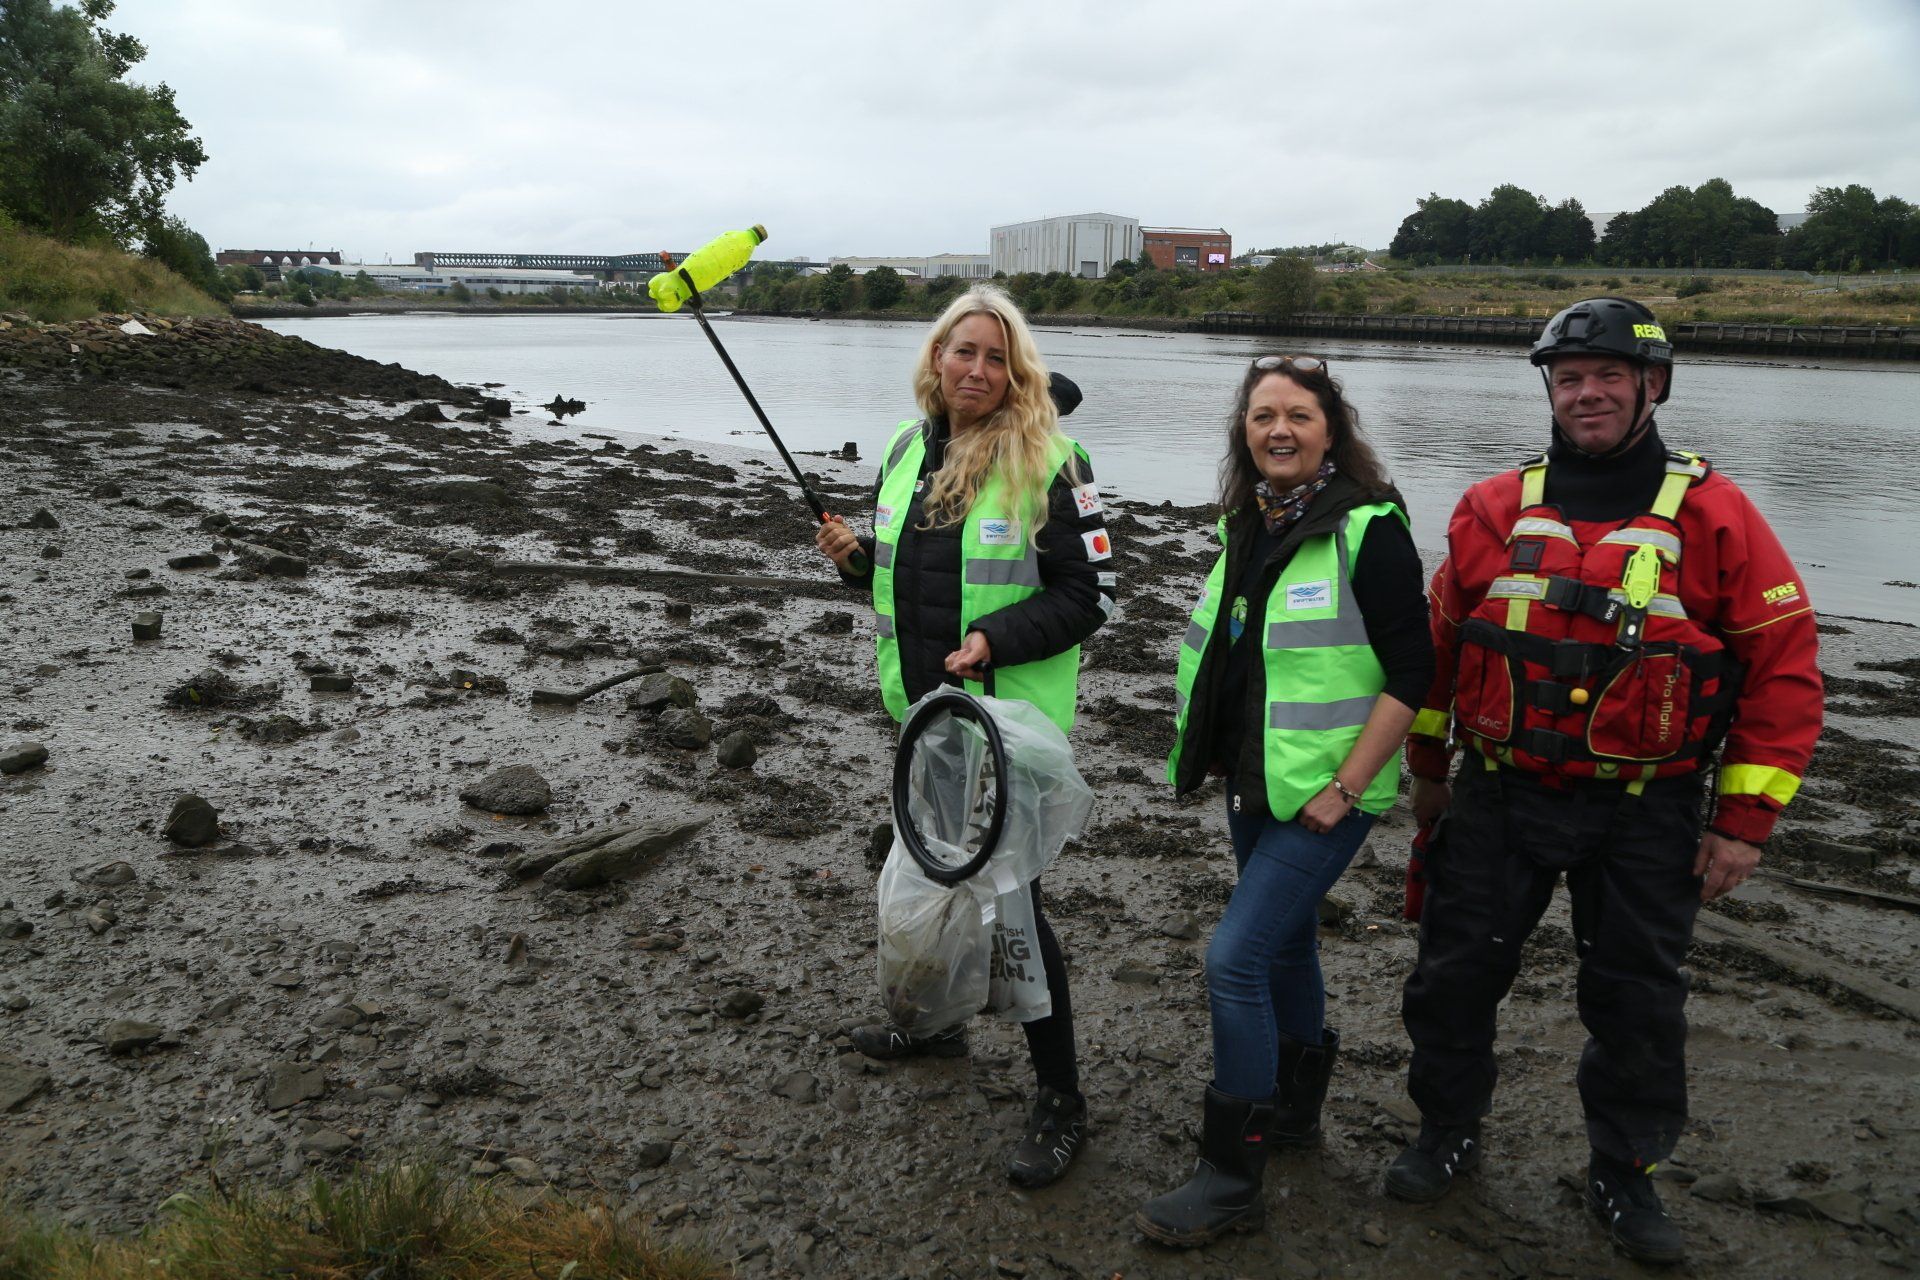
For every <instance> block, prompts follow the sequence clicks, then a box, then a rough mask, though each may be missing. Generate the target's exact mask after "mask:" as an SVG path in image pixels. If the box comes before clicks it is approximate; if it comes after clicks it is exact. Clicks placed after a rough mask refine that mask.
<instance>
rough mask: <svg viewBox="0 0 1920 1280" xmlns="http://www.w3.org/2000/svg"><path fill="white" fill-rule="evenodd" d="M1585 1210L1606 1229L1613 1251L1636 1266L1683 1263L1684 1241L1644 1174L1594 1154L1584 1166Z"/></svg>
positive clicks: (1643, 1171)
mask: <svg viewBox="0 0 1920 1280" xmlns="http://www.w3.org/2000/svg"><path fill="white" fill-rule="evenodd" d="M1587 1207H1588V1208H1589V1209H1591V1210H1593V1214H1594V1216H1595V1217H1596V1218H1599V1219H1600V1221H1601V1222H1602V1223H1604V1224H1605V1225H1606V1228H1607V1234H1608V1235H1609V1236H1611V1237H1613V1243H1614V1245H1615V1247H1617V1248H1618V1249H1619V1250H1620V1252H1622V1253H1624V1254H1626V1255H1627V1256H1628V1257H1629V1258H1632V1259H1633V1260H1634V1261H1635V1262H1650V1263H1653V1264H1654V1265H1656V1266H1671V1265H1673V1264H1674V1263H1676V1262H1681V1261H1684V1260H1685V1258H1686V1256H1687V1243H1686V1239H1685V1237H1683V1236H1682V1235H1681V1234H1680V1228H1679V1227H1678V1226H1676V1225H1674V1221H1673V1219H1672V1218H1669V1217H1668V1216H1667V1210H1666V1206H1664V1205H1662V1204H1661V1203H1660V1193H1659V1192H1657V1191H1655V1190H1654V1189H1653V1179H1651V1178H1649V1177H1648V1176H1647V1173H1646V1170H1644V1169H1636V1168H1634V1167H1633V1166H1631V1165H1627V1164H1623V1163H1621V1162H1620V1161H1618V1160H1613V1159H1610V1158H1608V1157H1607V1156H1603V1155H1601V1154H1600V1153H1599V1152H1598V1151H1596V1152H1594V1153H1593V1157H1592V1159H1591V1160H1590V1161H1589V1162H1588V1164H1587Z"/></svg>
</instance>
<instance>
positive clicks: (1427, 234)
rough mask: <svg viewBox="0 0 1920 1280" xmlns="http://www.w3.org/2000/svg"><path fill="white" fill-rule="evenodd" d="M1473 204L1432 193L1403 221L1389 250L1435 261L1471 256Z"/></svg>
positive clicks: (1394, 253)
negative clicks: (1470, 231) (1470, 238)
mask: <svg viewBox="0 0 1920 1280" xmlns="http://www.w3.org/2000/svg"><path fill="white" fill-rule="evenodd" d="M1472 221H1473V206H1472V205H1470V204H1468V203H1467V202H1466V201H1465V200H1453V199H1449V198H1447V197H1444V196H1441V195H1439V194H1438V193H1431V194H1429V195H1428V196H1427V198H1426V199H1425V200H1422V201H1420V203H1419V205H1418V207H1416V208H1415V209H1414V211H1413V212H1412V213H1410V214H1408V215H1407V216H1406V218H1405V219H1404V220H1403V221H1402V222H1401V223H1400V230H1399V231H1398V232H1396V233H1395V234H1394V237H1393V243H1392V244H1391V245H1390V246H1388V248H1387V252H1388V253H1390V254H1392V255H1393V256H1394V257H1396V258H1406V259H1409V260H1412V261H1415V262H1420V263H1424V264H1427V265H1431V264H1433V263H1436V262H1458V261H1460V260H1461V259H1462V258H1464V257H1466V256H1467V243H1468V228H1469V224H1470V223H1471V222H1472Z"/></svg>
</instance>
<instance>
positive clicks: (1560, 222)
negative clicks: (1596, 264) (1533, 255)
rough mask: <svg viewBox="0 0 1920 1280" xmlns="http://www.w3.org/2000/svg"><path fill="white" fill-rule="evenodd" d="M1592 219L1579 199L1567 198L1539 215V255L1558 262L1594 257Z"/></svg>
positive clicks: (1580, 260)
mask: <svg viewBox="0 0 1920 1280" xmlns="http://www.w3.org/2000/svg"><path fill="white" fill-rule="evenodd" d="M1593 247H1594V239H1593V219H1591V218H1589V217H1587V211H1586V208H1585V206H1583V205H1582V204H1581V203H1580V202H1579V201H1578V200H1574V199H1571V198H1569V199H1566V200H1562V201H1561V202H1560V203H1559V204H1557V205H1554V206H1553V208H1551V209H1548V210H1547V211H1546V213H1545V214H1543V215H1542V216H1541V219H1540V239H1539V243H1538V244H1537V245H1536V246H1535V248H1536V249H1537V250H1538V251H1539V256H1540V257H1542V258H1547V259H1557V260H1559V261H1561V262H1585V261H1586V260H1587V259H1589V258H1591V257H1593Z"/></svg>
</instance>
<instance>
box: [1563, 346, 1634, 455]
mask: <svg viewBox="0 0 1920 1280" xmlns="http://www.w3.org/2000/svg"><path fill="white" fill-rule="evenodd" d="M1540 382H1541V385H1543V386H1545V387H1546V389H1547V400H1548V404H1549V407H1551V404H1552V400H1553V382H1552V381H1551V380H1550V379H1549V378H1548V377H1547V370H1546V366H1544V365H1543V366H1541V369H1540ZM1646 409H1647V366H1646V365H1641V366H1640V376H1639V378H1638V379H1637V380H1636V381H1635V383H1634V390H1633V422H1634V425H1633V429H1632V430H1630V431H1628V432H1627V434H1626V435H1624V436H1622V437H1621V438H1620V443H1619V444H1616V445H1614V446H1613V448H1611V449H1608V450H1605V451H1604V452H1601V453H1589V452H1588V451H1587V450H1585V449H1582V448H1581V447H1580V446H1579V445H1577V444H1575V443H1574V442H1573V437H1572V436H1569V435H1568V434H1567V433H1566V432H1564V431H1562V430H1561V429H1560V419H1558V418H1554V419H1553V434H1554V435H1556V436H1558V437H1559V438H1560V439H1562V440H1565V441H1566V442H1567V447H1568V448H1569V449H1571V450H1573V451H1574V452H1575V453H1577V454H1579V455H1580V456H1581V457H1583V458H1592V459H1593V460H1594V461H1596V462H1599V461H1604V460H1605V459H1607V458H1617V457H1619V456H1620V455H1621V454H1623V453H1625V452H1626V451H1627V450H1629V449H1631V448H1633V446H1635V445H1637V444H1639V443H1640V438H1641V437H1642V436H1644V435H1646V434H1647V428H1648V427H1650V426H1652V425H1653V415H1652V414H1647V416H1646V417H1645V418H1642V417H1641V416H1640V415H1641V414H1643V413H1646Z"/></svg>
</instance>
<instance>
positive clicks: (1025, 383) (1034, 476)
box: [913, 284, 1079, 541]
mask: <svg viewBox="0 0 1920 1280" xmlns="http://www.w3.org/2000/svg"><path fill="white" fill-rule="evenodd" d="M979 315H986V316H992V317H993V318H994V319H995V320H998V321H999V322H1000V328H1001V331H1002V332H1004V333H1005V334H1006V336H1007V398H1006V399H1005V401H1003V402H1002V403H1001V405H1000V408H999V409H997V410H995V411H994V412H993V413H992V414H991V415H990V416H989V417H988V418H987V419H986V420H985V421H983V422H980V423H978V424H976V425H975V426H973V427H971V428H969V429H968V430H967V431H965V432H963V433H962V434H960V435H958V436H955V437H953V438H952V439H950V440H949V441H948V442H947V452H946V458H945V460H944V461H943V462H942V464H941V467H940V469H939V470H938V471H936V472H934V474H933V482H932V483H931V484H929V485H928V486H927V497H926V502H925V504H924V506H923V510H924V511H925V513H926V523H925V525H924V527H926V528H932V527H934V526H935V525H943V524H957V523H958V522H960V521H961V520H964V519H965V518H966V515H967V512H968V511H969V510H970V509H971V508H972V506H973V504H974V501H975V500H976V499H977V498H978V497H979V496H980V490H981V488H982V487H983V486H984V485H985V484H986V482H987V477H988V476H989V475H991V474H993V473H995V472H998V473H999V475H1000V478H1001V480H1002V481H1003V482H1004V483H1005V484H1006V486H1007V488H1008V490H1009V492H1010V493H1011V495H1012V499H1011V500H1012V504H1013V514H1014V515H1015V516H1017V517H1018V518H1019V520H1020V522H1021V529H1022V531H1023V532H1024V534H1025V535H1026V537H1027V539H1028V540H1029V541H1031V540H1032V539H1033V538H1034V536H1035V535H1037V534H1038V533H1039V532H1040V529H1041V527H1042V526H1043V525H1045V524H1046V522H1047V487H1048V486H1049V485H1051V484H1052V483H1053V476H1054V472H1055V469H1056V468H1055V466H1054V461H1053V460H1054V456H1055V454H1054V449H1055V445H1054V441H1055V440H1056V439H1058V437H1059V435H1060V413H1059V411H1058V410H1057V409H1056V408H1055V407H1054V403H1053V397H1052V396H1051V395H1050V394H1049V393H1048V390H1047V366H1046V365H1045V364H1044V363H1043V362H1042V361H1041V359H1040V348H1039V347H1037V346H1036V345H1034V341H1033V331H1032V330H1031V329H1029V328H1028V327H1027V318H1026V317H1025V316H1023V315H1021V314H1020V308H1019V307H1017V306H1015V305H1014V303H1013V299H1012V298H1009V297H1008V296H1007V295H1006V292H1005V291H1004V290H1002V289H1000V288H998V287H997V286H995V285H990V284H977V285H974V286H973V288H971V289H969V290H967V291H966V292H965V293H963V294H961V295H960V296H959V297H957V298H955V299H954V300H953V301H952V302H951V303H950V304H948V306H947V309H946V310H945V311H943V312H941V314H940V318H939V319H938V320H935V321H934V322H933V328H932V329H930V330H929V331H928V332H927V340H926V342H925V343H923V344H922V345H921V347H920V359H919V362H918V363H917V364H916V365H915V366H914V375H913V394H914V398H915V399H916V400H918V401H919V402H920V412H922V413H924V414H926V415H927V417H928V418H930V419H931V418H935V417H944V416H945V415H946V413H947V402H946V398H945V397H944V396H943V395H942V394H941V392H940V367H939V363H938V359H939V357H938V351H939V348H940V347H942V346H944V345H946V342H947V339H948V338H949V337H950V336H951V335H952V333H953V330H954V328H955V327H956V326H957V325H958V324H959V323H960V322H961V321H962V320H965V319H966V318H967V317H968V316H979ZM1067 461H1068V465H1069V466H1070V467H1072V468H1073V471H1072V472H1071V473H1070V474H1072V475H1073V476H1074V477H1075V480H1076V483H1077V482H1078V475H1079V468H1078V462H1077V460H1076V459H1075V458H1073V457H1072V456H1069V458H1068V460H1067Z"/></svg>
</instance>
